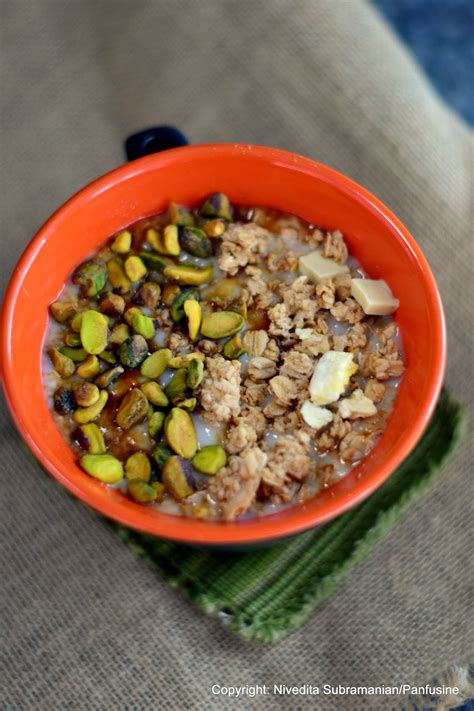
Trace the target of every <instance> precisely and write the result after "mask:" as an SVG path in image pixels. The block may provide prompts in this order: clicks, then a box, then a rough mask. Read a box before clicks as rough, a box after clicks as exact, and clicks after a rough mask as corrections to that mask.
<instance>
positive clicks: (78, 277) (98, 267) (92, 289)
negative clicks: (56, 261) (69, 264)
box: [72, 260, 107, 299]
mask: <svg viewBox="0 0 474 711" xmlns="http://www.w3.org/2000/svg"><path fill="white" fill-rule="evenodd" d="M106 281H107V269H106V267H105V266H104V265H103V264H100V263H99V262H94V261H92V260H90V261H87V262H83V263H82V264H80V265H79V266H78V267H77V269H76V270H75V272H74V274H73V275H72V283H73V284H77V285H78V286H79V287H80V288H79V293H80V296H81V297H82V298H83V299H85V298H90V297H91V296H97V294H98V293H99V292H100V291H102V289H103V288H104V286H105V283H106Z"/></svg>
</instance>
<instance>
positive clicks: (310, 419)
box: [301, 400, 334, 430]
mask: <svg viewBox="0 0 474 711" xmlns="http://www.w3.org/2000/svg"><path fill="white" fill-rule="evenodd" d="M301 417H302V418H303V420H304V421H305V422H306V424H307V425H309V426H310V427H312V428H313V429H314V430H320V429H321V427H324V426H325V425H327V424H329V422H332V420H333V419H334V415H333V413H332V412H331V410H328V409H327V408H326V407H319V405H315V404H314V402H311V401H310V400H306V402H304V403H303V404H302V406H301Z"/></svg>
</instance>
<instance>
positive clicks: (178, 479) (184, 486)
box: [162, 455, 194, 501]
mask: <svg viewBox="0 0 474 711" xmlns="http://www.w3.org/2000/svg"><path fill="white" fill-rule="evenodd" d="M162 478H163V484H164V485H165V487H166V491H167V492H168V493H169V494H171V496H172V497H173V498H174V499H176V500H177V501H181V499H184V498H185V497H186V496H189V495H190V494H192V493H193V491H194V479H193V476H192V471H191V467H190V466H189V462H186V461H185V460H184V459H182V458H181V457H176V456H174V455H173V456H172V457H170V458H169V459H168V460H167V461H166V463H165V465H164V466H163V472H162Z"/></svg>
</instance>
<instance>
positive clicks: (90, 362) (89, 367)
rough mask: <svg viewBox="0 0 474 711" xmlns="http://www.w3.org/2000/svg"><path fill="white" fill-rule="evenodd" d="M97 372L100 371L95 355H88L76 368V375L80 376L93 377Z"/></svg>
mask: <svg viewBox="0 0 474 711" xmlns="http://www.w3.org/2000/svg"><path fill="white" fill-rule="evenodd" d="M98 373H100V363H99V359H98V358H97V356H95V355H88V356H87V358H86V359H85V360H83V361H82V363H81V364H80V365H78V366H77V370H76V375H79V377H80V378H94V377H95V376H96V375H97V374H98Z"/></svg>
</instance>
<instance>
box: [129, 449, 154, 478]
mask: <svg viewBox="0 0 474 711" xmlns="http://www.w3.org/2000/svg"><path fill="white" fill-rule="evenodd" d="M125 476H126V477H127V479H129V480H130V479H141V480H142V481H150V477H151V464H150V460H149V459H148V457H147V455H146V454H145V452H135V454H131V455H130V457H129V458H128V459H127V461H126V462H125Z"/></svg>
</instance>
